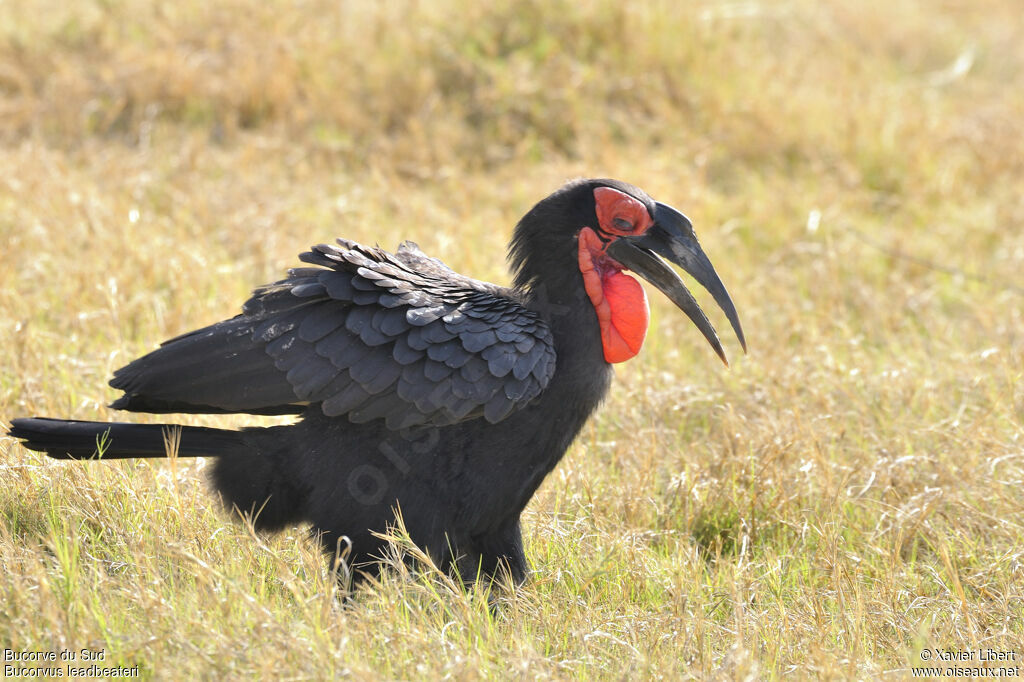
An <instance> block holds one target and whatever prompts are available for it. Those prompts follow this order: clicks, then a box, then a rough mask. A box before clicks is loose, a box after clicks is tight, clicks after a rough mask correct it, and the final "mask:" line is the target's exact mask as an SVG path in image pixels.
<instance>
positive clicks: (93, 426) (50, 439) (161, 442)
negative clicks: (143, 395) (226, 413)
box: [7, 417, 243, 459]
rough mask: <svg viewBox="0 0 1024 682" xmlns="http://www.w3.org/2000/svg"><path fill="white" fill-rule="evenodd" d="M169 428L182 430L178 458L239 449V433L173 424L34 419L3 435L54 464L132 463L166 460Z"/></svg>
mask: <svg viewBox="0 0 1024 682" xmlns="http://www.w3.org/2000/svg"><path fill="white" fill-rule="evenodd" d="M173 429H181V438H180V440H179V442H178V456H179V457H215V456H218V455H225V454H230V453H237V452H238V451H239V448H240V447H242V446H243V442H242V435H241V433H239V432H238V431H227V430H224V429H211V428H207V427H204V426H174V425H172V424H126V423H123V422H85V421H74V420H69V419H67V420H66V419H46V418H43V417H33V418H28V419H15V420H13V421H12V422H11V430H10V431H8V432H7V433H8V435H10V436H14V437H15V438H20V439H21V440H22V445H24V446H25V447H26V448H28V449H29V450H36V451H38V452H45V453H46V454H47V455H49V456H50V457H53V458H54V459H93V458H100V457H102V458H103V459H130V458H137V457H166V456H167V446H166V444H165V443H166V437H169V436H171V435H172V430H173ZM165 434H166V435H165Z"/></svg>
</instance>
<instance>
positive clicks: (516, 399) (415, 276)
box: [11, 180, 742, 579]
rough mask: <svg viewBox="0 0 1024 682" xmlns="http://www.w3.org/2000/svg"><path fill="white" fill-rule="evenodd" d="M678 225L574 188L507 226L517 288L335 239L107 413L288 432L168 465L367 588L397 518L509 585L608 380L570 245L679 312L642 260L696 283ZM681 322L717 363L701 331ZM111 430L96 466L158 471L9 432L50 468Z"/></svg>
mask: <svg viewBox="0 0 1024 682" xmlns="http://www.w3.org/2000/svg"><path fill="white" fill-rule="evenodd" d="M599 188H610V189H613V190H615V192H617V194H616V195H615V197H616V201H626V202H627V203H629V202H630V201H631V202H632V204H630V205H631V206H633V205H635V206H634V208H635V207H640V208H638V209H636V210H638V211H640V212H641V213H642V212H643V211H646V212H647V214H648V216H649V219H647V220H645V221H644V222H646V223H647V224H648V225H649V229H648V230H647V231H646V232H643V233H640V232H638V233H637V234H635V235H618V236H616V235H614V234H606V233H605V232H604V231H603V229H602V228H603V227H604V223H603V222H602V220H605V221H606V218H602V217H601V215H600V212H599V210H598V209H600V208H602V207H601V206H597V205H596V204H595V202H598V199H597V197H598V195H599V191H598V190H599ZM598 203H599V202H598ZM659 216H660V218H659ZM621 224H622V223H621V221H620V222H617V223H615V225H621ZM688 225H689V224H688V222H686V221H685V218H684V217H682V214H679V213H678V212H675V211H673V210H672V209H668V207H664V206H663V205H661V204H655V203H654V202H653V201H652V200H651V199H650V198H649V197H647V195H646V194H644V193H643V192H642V191H640V190H638V189H637V188H635V187H632V186H630V185H626V184H624V183H619V182H616V181H610V180H587V181H576V182H573V183H570V184H569V185H567V186H566V187H564V188H562V189H561V190H559V191H558V192H556V193H555V194H553V195H552V196H550V197H548V198H547V199H545V200H544V201H542V202H541V203H539V204H538V205H537V206H536V207H534V208H533V209H532V210H531V211H530V212H529V213H528V214H527V215H526V216H525V217H524V218H523V220H522V221H520V223H519V225H518V226H517V228H516V232H515V237H514V238H513V242H512V245H511V247H510V259H511V261H512V264H513V267H514V268H515V270H516V280H515V284H514V286H512V287H511V288H504V287H499V286H496V285H493V284H488V283H485V282H480V281H477V280H474V279H471V278H469V277H465V276H463V275H460V274H458V273H455V272H454V271H452V270H451V269H450V268H448V267H447V266H446V265H444V264H443V263H442V262H441V261H439V260H437V259H435V258H431V257H429V256H427V255H426V254H424V253H423V252H421V251H420V250H419V248H418V247H417V246H416V245H415V244H412V243H410V242H405V243H403V244H402V245H400V246H399V248H398V250H397V251H396V252H395V253H393V254H392V253H388V252H386V251H384V250H381V249H379V248H376V247H367V246H362V245H360V244H357V243H355V242H352V241H349V240H345V239H339V240H338V242H337V244H336V245H328V244H321V245H318V246H315V247H313V248H312V249H311V250H310V251H308V252H306V253H303V254H302V255H301V256H300V259H301V260H302V261H303V262H304V263H306V265H305V266H303V267H299V268H295V269H293V270H291V271H290V272H289V275H288V277H287V278H285V279H283V280H281V281H278V282H275V283H273V284H269V285H266V286H263V287H260V288H258V289H256V290H255V292H254V293H253V296H252V298H250V299H249V300H248V301H247V302H246V303H245V304H244V305H243V306H242V313H241V314H240V315H238V316H236V317H234V318H231V319H229V320H225V321H223V322H218V323H217V324H213V325H210V326H208V327H205V328H203V329H199V330H197V331H193V332H189V333H187V334H183V335H181V336H178V337H176V338H174V339H171V340H169V341H167V342H165V343H164V344H163V345H161V346H160V347H159V348H158V349H156V350H154V351H153V352H151V353H149V354H148V355H146V356H144V357H142V358H139V359H138V360H135V361H134V362H131V363H130V364H128V365H127V366H125V367H122V368H121V369H119V370H117V371H116V372H115V373H114V377H113V379H112V380H111V382H110V384H111V386H113V387H114V388H116V389H119V390H121V391H123V395H122V396H121V397H120V398H118V399H117V400H116V401H115V402H114V403H113V404H112V407H114V408H116V409H121V410H127V411H140V412H154V413H168V412H179V413H221V412H235V413H250V414H295V415H300V416H301V418H300V419H299V420H298V421H296V422H295V423H294V424H290V425H286V426H275V427H269V428H250V429H243V430H241V431H237V432H236V431H225V430H219V429H208V428H199V427H183V435H182V441H181V448H180V449H179V454H180V455H182V456H217V457H218V460H217V462H216V465H215V467H214V469H213V481H214V484H215V486H216V487H217V489H218V490H219V491H220V493H221V494H222V496H223V498H224V499H225V501H226V502H227V503H228V504H230V505H232V506H233V507H235V508H237V509H239V510H241V511H243V512H248V513H254V514H256V518H255V522H256V524H257V526H259V527H261V528H266V529H274V528H280V527H281V526H283V525H285V524H289V523H294V522H298V521H301V520H306V521H310V522H311V523H312V525H313V528H314V529H315V530H316V531H318V532H319V533H320V534H321V537H322V541H323V543H324V547H325V548H326V549H327V550H328V551H329V552H333V551H335V549H336V548H337V546H338V541H339V539H340V538H341V537H342V536H346V537H347V538H348V539H349V540H350V541H351V543H352V553H351V555H350V561H351V562H352V564H354V565H356V566H358V567H359V568H361V569H362V570H366V571H373V570H375V569H374V566H375V564H374V563H373V558H374V557H375V556H377V555H378V554H379V552H380V550H381V541H380V540H379V538H377V537H376V536H375V535H374V533H375V532H380V531H383V530H385V528H386V526H387V525H388V524H389V523H390V522H391V521H393V519H394V510H395V509H396V508H401V510H402V514H403V518H404V521H405V524H406V527H407V528H408V530H409V532H410V534H411V535H412V537H413V539H415V540H416V541H417V542H419V543H420V544H421V545H422V546H423V547H424V549H426V551H428V552H429V553H430V554H431V555H432V556H433V557H434V558H435V559H436V560H437V561H439V562H440V563H442V564H443V565H449V566H451V565H457V566H459V567H460V568H461V569H462V572H463V575H467V576H473V575H477V574H478V572H481V571H482V572H483V573H484V574H493V573H494V572H495V571H496V570H498V568H499V566H505V567H506V568H507V570H509V571H510V573H511V575H512V576H513V577H514V578H516V579H521V578H522V577H523V576H524V575H525V572H526V568H527V566H526V562H525V557H524V556H523V550H522V542H521V539H520V532H519V515H520V512H521V511H522V509H523V507H524V506H525V505H526V503H527V501H528V500H529V498H530V497H531V495H532V494H533V492H534V490H536V488H537V486H538V485H539V484H540V482H541V481H542V480H543V478H544V476H545V475H546V474H547V473H548V472H549V471H550V470H551V468H552V467H553V466H554V465H555V464H556V463H557V462H558V460H559V459H560V458H561V456H562V454H563V453H564V452H565V450H566V448H567V447H568V446H569V444H570V443H571V442H572V440H573V438H574V437H575V435H576V433H577V432H578V431H579V429H580V427H581V426H582V425H583V423H584V422H585V420H586V419H587V418H588V417H589V416H590V414H591V412H592V411H593V410H594V408H595V407H596V406H597V405H598V403H599V402H600V401H601V399H602V398H603V396H604V394H605V391H606V389H607V387H608V384H609V381H610V378H611V369H610V364H609V363H608V362H607V361H606V352H607V349H606V348H604V346H603V345H602V344H603V341H602V332H601V327H600V325H599V322H598V317H597V315H596V313H595V307H594V305H592V304H591V300H590V299H588V293H587V290H586V288H585V286H584V281H583V277H582V275H581V264H580V261H578V254H577V240H578V236H579V234H580V231H581V230H582V229H585V228H594V229H596V230H598V231H599V232H600V234H601V235H602V237H601V238H602V239H604V238H605V237H607V243H609V244H614V243H615V242H616V241H620V242H627V241H628V242H629V243H630V245H629V246H628V248H627V245H625V244H623V245H620V246H618V247H616V248H618V249H619V250H620V252H621V256H620V257H621V259H622V262H621V263H620V262H619V261H616V260H611V259H609V260H607V261H605V260H602V261H601V262H602V263H604V264H605V265H606V266H608V264H611V265H610V266H609V267H617V268H620V269H621V267H623V266H624V265H626V266H628V267H631V268H633V269H634V270H636V272H637V273H638V274H640V275H642V276H643V277H645V278H647V279H649V280H650V281H652V283H654V284H655V285H656V286H658V287H659V288H660V289H662V290H664V291H666V293H668V294H669V295H670V297H672V299H673V300H674V301H677V302H678V301H680V300H684V299H685V296H683V295H682V294H679V293H678V291H677V290H676V289H673V287H681V286H682V284H681V283H678V284H677V283H675V282H672V281H670V278H669V279H666V277H669V276H668V275H665V272H664V271H662V270H659V269H658V267H664V266H663V265H661V266H658V265H653V264H652V263H653V261H651V262H648V261H647V260H645V259H647V258H648V257H649V258H650V259H655V260H657V259H656V257H655V256H654V255H653V254H654V253H655V252H657V253H661V254H662V255H665V256H666V257H667V258H669V259H670V260H673V261H675V262H677V263H678V264H680V265H682V266H683V267H685V268H687V269H688V270H690V269H691V267H693V265H692V261H691V260H686V259H683V258H681V257H680V256H679V255H678V254H676V253H675V252H674V251H671V249H670V248H669V246H665V245H664V244H663V243H662V242H664V243H665V244H669V243H670V242H671V240H672V239H676V240H681V243H683V242H685V244H686V245H687V248H696V249H697V250H698V251H699V246H696V247H692V246H689V245H690V243H691V242H690V241H689V239H690V236H692V228H690V231H689V233H687V232H686V228H687V226H688ZM662 233H664V234H662ZM677 233H678V234H677ZM665 235H668V236H665ZM658 240H661V241H658ZM692 244H693V245H695V244H696V241H695V238H694V239H693V240H692ZM629 249H632V250H629ZM608 253H611V246H609V247H608ZM637 254H640V255H637ZM700 255H701V256H703V253H701V254H700ZM596 257H599V258H604V257H605V256H604V255H603V254H596ZM617 257H619V256H617ZM684 261H685V262H684ZM658 263H660V261H658ZM701 268H704V266H703V265H699V267H698V268H697V269H698V271H699V273H697V272H695V273H694V274H695V276H697V277H698V281H701V282H702V284H704V285H705V286H706V287H708V289H709V290H710V291H711V292H712V293H713V294H714V296H715V298H716V300H717V301H718V302H719V304H720V305H723V308H724V309H725V310H726V313H727V314H728V315H729V319H730V321H731V322H732V323H733V326H734V328H735V329H736V331H737V333H738V334H740V339H741V341H742V332H741V331H740V329H739V325H738V320H737V319H736V318H735V310H734V309H733V308H732V304H731V301H728V295H727V294H724V288H721V291H718V290H717V289H716V288H715V286H716V284H715V283H716V282H717V286H718V287H720V286H721V283H720V282H719V281H718V280H717V275H714V270H713V268H711V267H710V263H709V262H708V263H707V265H706V269H701ZM666 270H667V269H666ZM691 271H692V270H691ZM668 272H671V271H668ZM709 272H710V274H708V273H709ZM701 276H703V277H704V278H703V279H701ZM676 280H678V277H676ZM708 282H711V284H710V285H709V284H708ZM723 295H724V299H723V298H722V296H723ZM686 296H688V294H686ZM684 303H685V301H684ZM680 305H681V306H682V307H683V308H684V310H686V312H687V314H689V315H690V316H691V319H694V321H695V323H697V324H698V326H700V327H701V331H702V332H704V334H705V336H708V339H709V341H711V342H712V344H713V345H716V349H717V350H718V351H719V352H720V353H721V350H720V345H717V344H718V341H717V337H714V338H712V337H713V336H714V332H713V331H711V332H710V335H709V332H708V331H707V329H708V328H709V325H708V327H707V328H705V326H702V324H703V325H706V319H705V320H704V322H703V323H701V322H700V320H699V319H698V317H702V314H701V315H700V316H697V315H696V314H695V313H694V312H692V311H691V310H690V309H689V308H687V307H685V305H683V304H680ZM698 311H699V309H698ZM108 429H109V430H110V436H109V446H108V448H107V449H106V451H105V453H104V456H106V457H108V458H119V457H153V456H160V455H161V454H162V453H163V428H162V427H161V426H160V425H133V424H124V423H116V424H105V423H99V422H74V421H60V420H47V419H16V420H14V422H13V425H12V429H11V434H12V435H14V436H16V437H18V438H21V439H23V440H24V441H25V445H26V446H27V447H29V448H33V449H37V450H42V451H45V452H47V453H49V454H50V455H51V456H54V457H58V458H64V457H70V458H87V457H90V456H92V455H93V454H94V450H95V443H96V437H97V435H99V434H102V433H103V432H104V431H105V430H108Z"/></svg>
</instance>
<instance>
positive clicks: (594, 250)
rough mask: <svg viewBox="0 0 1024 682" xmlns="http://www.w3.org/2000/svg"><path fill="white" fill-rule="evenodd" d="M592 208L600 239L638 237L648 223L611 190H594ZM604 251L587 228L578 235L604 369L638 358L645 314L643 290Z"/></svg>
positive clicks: (635, 204) (634, 203)
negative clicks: (594, 212)
mask: <svg viewBox="0 0 1024 682" xmlns="http://www.w3.org/2000/svg"><path fill="white" fill-rule="evenodd" d="M594 202H595V205H596V209H597V220H598V224H599V225H600V229H601V232H603V233H605V234H606V235H614V236H623V237H624V236H630V235H638V234H643V233H644V232H646V231H647V229H648V228H650V226H651V225H652V224H653V222H654V221H653V220H651V216H650V214H649V213H648V212H647V208H646V207H645V206H644V205H643V204H642V203H640V202H639V201H638V200H636V199H634V198H633V197H631V196H629V195H628V194H623V193H622V192H620V191H618V190H616V189H612V188H611V187H598V188H597V189H595V190H594ZM614 236H613V237H612V238H613V239H614V238H615V237H614ZM606 247H607V244H606V243H605V242H602V241H601V238H600V237H598V234H597V232H596V231H595V230H593V229H592V228H590V227H584V228H583V229H582V230H580V234H579V267H580V273H581V274H582V275H583V285H584V287H585V288H586V290H587V296H589V297H590V302H591V304H593V306H594V310H595V311H596V312H597V321H598V324H599V325H600V327H601V344H602V346H603V347H604V359H605V361H606V362H610V363H614V362H624V361H625V360H629V359H630V358H631V357H633V356H635V355H636V354H637V353H639V352H640V347H641V346H642V345H643V343H644V337H645V336H646V335H647V325H648V323H649V322H650V310H649V308H648V306H647V295H646V294H645V293H644V290H643V287H641V286H640V283H639V282H637V281H636V280H635V279H633V278H632V277H630V276H629V275H627V274H625V273H624V272H623V271H622V270H623V267H622V265H621V264H620V263H618V262H616V261H615V260H613V259H612V258H611V257H609V256H608V255H607V254H606V253H605V248H606Z"/></svg>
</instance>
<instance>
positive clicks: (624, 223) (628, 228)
mask: <svg viewBox="0 0 1024 682" xmlns="http://www.w3.org/2000/svg"><path fill="white" fill-rule="evenodd" d="M612 225H614V226H615V227H616V228H617V229H619V230H622V231H623V232H632V231H633V223H631V222H629V221H628V220H626V219H625V218H615V219H613V220H612Z"/></svg>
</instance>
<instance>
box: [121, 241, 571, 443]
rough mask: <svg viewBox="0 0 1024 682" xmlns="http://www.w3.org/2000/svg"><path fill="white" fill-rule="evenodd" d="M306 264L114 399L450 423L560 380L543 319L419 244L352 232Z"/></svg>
mask: <svg viewBox="0 0 1024 682" xmlns="http://www.w3.org/2000/svg"><path fill="white" fill-rule="evenodd" d="M300 260H302V261H303V262H304V263H306V265H304V266H302V267H298V268H294V269H292V270H290V271H289V274H288V277H287V278H286V279H283V280H280V281H278V282H274V283H272V284H268V285H266V286H262V287H259V288H258V289H256V290H255V291H254V292H253V296H252V298H250V299H249V300H248V301H247V302H246V303H245V304H244V305H243V307H242V314H241V315H239V316H237V317H235V318H232V319H231V320H226V321H224V322H220V323H217V324H214V325H211V326H209V327H206V328H204V329H200V330H197V331H195V332H191V333H189V334H184V335H182V336H179V337H177V338H174V339H171V340H170V341H167V342H165V343H164V344H163V345H162V346H161V347H160V348H158V349H157V350H155V351H153V352H152V353H150V354H148V355H146V356H143V357H142V358H139V359H138V360H135V361H134V362H132V363H130V364H128V365H126V366H125V367H123V368H121V369H119V370H117V372H115V373H114V378H113V379H112V380H111V382H110V383H111V385H112V386H114V387H115V388H119V389H121V390H123V391H124V392H125V395H124V396H122V397H121V398H120V399H119V400H117V401H116V402H115V403H114V407H118V408H121V409H128V410H145V411H158V409H159V408H161V406H162V407H164V408H167V409H164V410H163V411H177V412H250V413H255V414H282V413H288V412H293V413H298V412H301V411H302V410H304V409H306V406H307V405H309V404H314V405H319V407H320V409H321V410H322V411H323V413H324V414H325V415H327V416H332V417H333V416H341V415H347V416H348V418H349V419H350V420H351V421H353V422H356V423H363V422H367V421H372V420H375V419H381V420H384V423H385V424H386V425H387V427H388V428H391V429H396V428H406V427H409V426H414V425H419V424H433V425H436V426H444V425H448V424H452V423H455V422H458V421H461V420H463V419H471V418H478V417H483V418H485V419H487V420H488V421H490V422H497V421H500V420H502V419H504V418H505V417H507V416H508V415H509V414H510V413H512V412H513V411H515V410H517V409H519V408H521V407H523V406H525V405H527V404H529V403H530V402H531V401H532V400H533V399H535V398H536V397H537V396H538V395H539V394H540V393H541V392H542V391H543V390H544V388H545V387H546V386H547V384H548V382H549V381H550V379H551V376H552V375H553V374H554V369H555V352H554V344H553V339H552V337H551V332H550V330H549V328H548V326H547V324H546V323H545V322H544V321H543V320H542V319H541V318H540V317H539V316H538V315H537V314H536V313H534V312H533V311H530V310H528V309H527V308H526V307H524V306H523V305H522V304H521V303H520V302H519V301H518V299H517V298H516V296H515V294H514V293H513V292H510V291H509V290H506V289H503V288H501V287H498V286H496V285H493V284H488V283H485V282H480V281H477V280H474V279H471V278H469V277H465V276H463V275H459V274H458V273H456V272H454V271H453V270H451V268H449V267H448V266H447V265H445V264H444V263H442V262H441V261H439V260H437V259H436V258H431V257H429V256H427V255H426V254H424V253H423V252H422V251H420V250H419V247H417V246H416V245H415V244H413V243H411V242H404V243H403V244H401V245H400V246H399V248H398V250H397V251H396V252H395V253H394V254H391V253H388V252H386V251H383V250H381V249H379V248H376V247H366V246H362V245H360V244H357V243H355V242H352V241H349V240H344V239H339V240H338V243H337V245H327V244H321V245H319V246H315V247H313V249H311V250H310V251H308V252H306V253H303V254H301V256H300ZM154 408H156V409H154ZM172 408H173V409H172Z"/></svg>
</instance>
